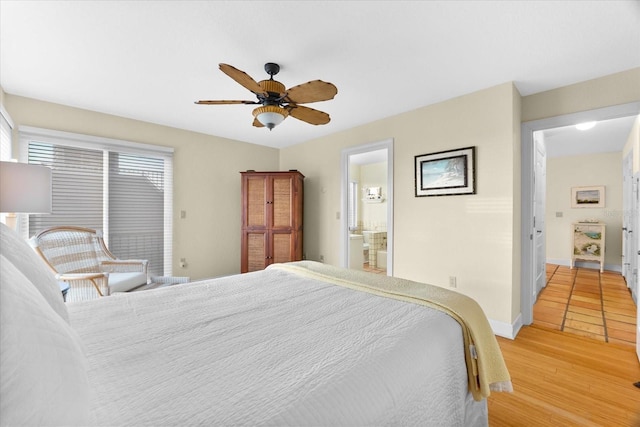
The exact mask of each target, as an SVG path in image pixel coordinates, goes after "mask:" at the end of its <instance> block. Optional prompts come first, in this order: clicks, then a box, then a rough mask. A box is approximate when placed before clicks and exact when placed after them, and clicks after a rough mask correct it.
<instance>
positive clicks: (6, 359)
mask: <svg viewBox="0 0 640 427" xmlns="http://www.w3.org/2000/svg"><path fill="white" fill-rule="evenodd" d="M0 272H1V273H2V274H0V326H1V327H0V378H2V382H1V383H0V425H3V426H4V425H33V426H36V425H48V426H53V425H65V426H72V425H88V424H89V423H90V417H89V380H88V374H87V366H88V364H87V359H86V357H85V355H84V352H83V350H82V346H81V343H80V340H79V338H78V336H77V335H76V333H75V331H73V329H71V326H70V325H69V324H68V323H67V322H66V321H64V320H63V319H62V318H61V317H60V316H59V315H58V313H56V312H55V311H54V310H53V308H52V307H51V306H50V305H49V304H48V302H47V301H46V300H45V298H44V297H43V295H42V294H41V293H40V292H39V291H38V289H36V287H35V286H33V285H32V284H31V283H30V282H29V279H27V277H26V276H25V275H24V274H22V272H21V271H20V270H19V269H18V268H16V267H15V266H14V265H13V264H12V263H11V262H10V261H9V260H8V259H7V258H6V257H5V256H4V255H0Z"/></svg>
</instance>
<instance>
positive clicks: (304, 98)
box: [196, 62, 338, 130]
mask: <svg viewBox="0 0 640 427" xmlns="http://www.w3.org/2000/svg"><path fill="white" fill-rule="evenodd" d="M220 70H221V71H222V72H223V73H225V74H226V75H228V76H229V77H231V78H232V79H233V80H235V81H236V82H237V83H239V84H240V85H242V86H244V87H245V88H246V89H249V90H250V91H251V92H253V93H254V94H255V95H256V97H257V98H258V100H257V101H226V100H220V101H196V104H201V105H222V104H260V105H261V107H258V108H256V109H254V110H253V117H254V120H253V125H254V126H256V127H267V128H268V129H269V130H272V129H273V128H274V127H276V126H277V125H279V124H280V123H282V121H283V120H284V119H285V118H287V117H288V116H292V117H295V118H296V119H298V120H302V121H303V122H307V123H310V124H312V125H326V124H327V123H329V121H330V120H331V118H330V117H329V115H328V114H327V113H325V112H322V111H318V110H315V109H313V108H309V107H305V106H304V105H300V104H308V103H311V102H319V101H327V100H329V99H333V97H334V96H336V94H337V93H338V89H337V88H336V87H335V86H334V85H333V84H331V83H327V82H323V81H322V80H312V81H309V82H307V83H303V84H300V85H298V86H294V87H291V88H289V89H285V86H284V85H283V84H282V83H280V82H279V81H277V80H274V79H273V76H275V75H276V74H278V72H279V71H280V66H279V65H278V64H275V63H273V62H268V63H266V64H264V70H265V71H266V72H267V74H269V75H270V76H271V78H270V79H269V80H261V81H260V82H256V81H255V80H254V79H252V78H251V77H250V76H249V75H248V74H247V73H245V72H244V71H241V70H238V69H237V68H235V67H232V66H231V65H228V64H220Z"/></svg>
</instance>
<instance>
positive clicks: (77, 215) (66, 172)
mask: <svg viewBox="0 0 640 427" xmlns="http://www.w3.org/2000/svg"><path fill="white" fill-rule="evenodd" d="M28 150H29V152H28V159H29V163H31V164H38V165H42V166H47V167H49V168H51V179H52V184H51V188H52V213H51V214H47V215H29V234H30V235H33V234H36V233H38V232H40V231H42V230H44V229H45V228H49V227H54V226H58V225H76V226H79V227H88V228H93V229H98V230H102V229H103V224H104V223H103V198H104V194H103V166H102V164H103V163H102V161H103V160H102V157H103V155H102V151H100V150H89V149H86V148H76V147H67V146H62V145H54V144H47V143H42V142H37V141H31V142H30V143H29V146H28Z"/></svg>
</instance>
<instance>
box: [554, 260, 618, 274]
mask: <svg viewBox="0 0 640 427" xmlns="http://www.w3.org/2000/svg"><path fill="white" fill-rule="evenodd" d="M547 264H556V265H562V266H565V267H571V260H567V259H550V258H547ZM576 267H583V268H594V269H597V270H599V269H600V263H598V262H587V261H576ZM604 269H605V270H607V271H615V272H616V273H622V266H621V265H616V264H606V263H605V265H604Z"/></svg>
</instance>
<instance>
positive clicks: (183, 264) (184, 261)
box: [180, 258, 187, 268]
mask: <svg viewBox="0 0 640 427" xmlns="http://www.w3.org/2000/svg"><path fill="white" fill-rule="evenodd" d="M186 267H187V259H186V258H180V268H186Z"/></svg>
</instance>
